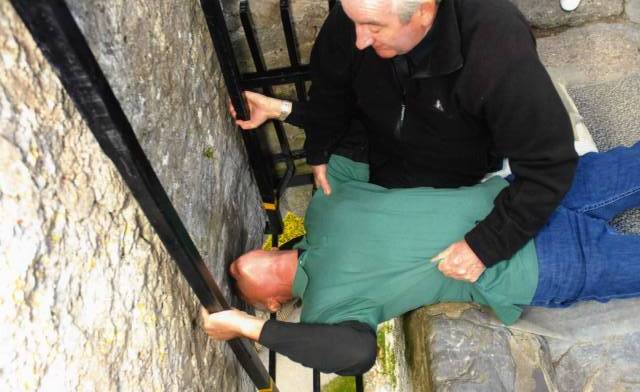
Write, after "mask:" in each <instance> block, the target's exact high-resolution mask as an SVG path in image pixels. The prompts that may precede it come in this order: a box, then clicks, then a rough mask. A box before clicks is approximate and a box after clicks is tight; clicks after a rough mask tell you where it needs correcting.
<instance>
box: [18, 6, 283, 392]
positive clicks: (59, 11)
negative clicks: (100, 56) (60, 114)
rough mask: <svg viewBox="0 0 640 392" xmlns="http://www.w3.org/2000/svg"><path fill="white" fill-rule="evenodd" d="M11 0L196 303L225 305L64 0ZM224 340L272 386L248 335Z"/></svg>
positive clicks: (256, 377)
mask: <svg viewBox="0 0 640 392" xmlns="http://www.w3.org/2000/svg"><path fill="white" fill-rule="evenodd" d="M11 3H12V4H13V6H14V8H15V9H16V11H17V12H18V14H19V15H20V17H21V18H22V20H23V22H24V23H25V25H26V26H27V28H28V29H29V31H30V32H31V34H32V36H33V38H34V40H35V41H36V43H37V44H38V46H39V47H40V48H41V50H42V53H43V54H44V55H45V57H46V58H47V59H48V61H49V62H50V63H51V65H52V66H53V68H54V69H55V70H56V72H57V74H58V76H59V77H60V80H61V82H62V84H63V86H64V87H65V89H66V91H67V93H68V94H69V96H70V97H71V99H72V100H73V101H74V103H75V104H76V106H77V108H78V111H79V112H80V113H81V114H82V116H83V117H84V119H85V121H86V122H87V125H88V126H89V128H90V130H91V132H92V133H93V135H94V136H95V138H96V140H97V141H98V143H99V144H100V147H101V148H102V150H103V151H104V153H105V154H106V155H107V156H108V157H109V159H111V160H112V161H113V163H114V165H115V167H116V168H117V170H118V172H119V173H120V175H121V176H122V179H123V180H124V182H125V183H126V184H127V186H128V187H129V189H130V191H131V193H132V194H133V196H134V197H135V199H136V200H137V201H138V204H139V205H140V208H141V209H142V210H143V211H144V213H145V215H146V217H147V218H148V219H149V222H150V223H151V225H152V226H153V228H154V229H155V231H156V233H157V234H158V236H159V238H160V239H161V241H162V243H163V244H164V246H165V248H166V249H167V251H168V252H169V254H170V255H171V256H172V257H173V259H174V261H175V262H176V264H177V266H178V268H179V269H180V271H181V272H182V274H183V276H184V277H185V279H186V280H187V282H188V284H189V286H190V287H191V289H192V290H193V292H194V294H195V295H196V297H198V299H199V300H200V303H201V304H202V305H203V306H204V307H206V308H207V310H208V311H209V312H216V311H220V310H222V309H229V304H228V302H227V301H226V299H225V298H224V296H223V294H222V292H221V290H220V288H219V287H218V285H217V284H216V282H215V280H214V279H213V276H212V275H211V273H210V272H209V270H208V269H207V267H206V265H205V263H204V261H203V259H202V256H201V255H200V253H199V252H198V250H197V248H196V246H195V244H194V243H193V241H192V239H191V237H190V236H189V233H188V232H187V229H186V228H185V226H184V224H183V223H182V221H181V219H180V217H179V216H178V213H177V212H176V210H175V208H174V206H173V204H172V203H171V201H170V199H169V197H168V196H167V194H166V192H165V191H164V189H163V187H162V185H161V184H160V181H159V180H158V177H157V176H156V174H155V172H154V170H153V168H152V166H151V164H150V162H149V160H148V159H147V157H146V155H145V153H144V151H143V150H142V147H141V146H140V144H139V143H138V140H137V138H136V136H135V133H134V132H133V129H132V128H131V124H130V123H129V120H128V119H127V117H126V115H125V114H124V112H123V110H122V108H121V106H120V103H119V102H118V100H117V98H116V97H115V95H114V94H113V91H112V90H111V87H110V86H109V83H108V82H107V79H106V78H105V76H104V74H103V73H102V70H101V69H100V66H99V65H98V63H97V61H96V59H95V57H94V56H93V54H92V53H91V50H90V49H89V46H88V45H87V42H86V40H85V38H84V36H83V35H82V32H81V31H80V29H79V28H78V26H77V24H76V23H75V20H74V19H73V17H72V16H71V13H70V12H69V9H68V8H67V6H66V4H65V3H64V1H62V0H11ZM229 345H230V346H231V348H232V350H233V352H234V353H235V355H236V357H237V358H238V360H239V361H240V363H241V364H242V366H243V368H244V369H245V370H246V371H247V373H248V374H249V377H250V378H251V379H252V380H253V382H254V384H255V385H256V387H258V388H259V389H266V388H272V389H270V390H272V391H276V390H277V389H276V388H275V386H274V385H273V383H272V380H271V379H270V377H269V375H268V373H267V371H266V369H265V368H264V366H263V365H262V363H261V362H260V359H259V358H258V355H257V353H256V352H255V349H254V348H253V347H252V346H251V345H250V344H249V343H248V341H246V340H240V339H234V340H231V341H229Z"/></svg>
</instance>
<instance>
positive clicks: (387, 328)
mask: <svg viewBox="0 0 640 392" xmlns="http://www.w3.org/2000/svg"><path fill="white" fill-rule="evenodd" d="M391 333H393V330H392V328H391V323H389V322H387V323H384V324H382V325H381V326H380V328H378V337H377V340H378V363H379V364H380V365H381V366H380V368H381V372H382V375H384V376H385V377H386V378H387V379H388V380H389V381H390V382H391V385H392V386H393V387H394V388H395V387H396V384H397V381H398V380H397V379H396V371H395V369H396V356H395V353H394V352H393V347H391V343H387V335H389V334H391Z"/></svg>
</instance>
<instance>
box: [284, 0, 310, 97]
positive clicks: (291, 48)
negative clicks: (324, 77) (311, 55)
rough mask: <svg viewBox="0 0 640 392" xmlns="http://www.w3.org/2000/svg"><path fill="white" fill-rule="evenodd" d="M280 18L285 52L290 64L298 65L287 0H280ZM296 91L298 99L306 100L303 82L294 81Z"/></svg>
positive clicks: (294, 35)
mask: <svg viewBox="0 0 640 392" xmlns="http://www.w3.org/2000/svg"><path fill="white" fill-rule="evenodd" d="M280 18H281V19H282V28H283V29H284V38H285V41H286V43H287V52H288V53H289V61H290V62H291V66H293V67H294V68H295V67H299V66H300V56H299V55H298V44H297V42H296V34H295V30H294V29H293V22H292V21H291V10H290V7H289V0H280ZM295 86H296V93H297V95H298V100H299V101H301V102H304V101H306V100H307V92H306V88H305V85H304V83H303V82H296V84H295Z"/></svg>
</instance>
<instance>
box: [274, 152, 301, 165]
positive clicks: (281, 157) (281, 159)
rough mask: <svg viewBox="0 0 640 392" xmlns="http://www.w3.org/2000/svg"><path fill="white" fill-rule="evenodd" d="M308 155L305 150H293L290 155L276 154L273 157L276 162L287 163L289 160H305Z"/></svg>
mask: <svg viewBox="0 0 640 392" xmlns="http://www.w3.org/2000/svg"><path fill="white" fill-rule="evenodd" d="M306 156H307V153H306V152H305V151H304V150H293V151H291V152H290V154H285V153H279V154H274V155H273V160H274V162H276V163H278V162H285V161H288V160H294V161H295V160H297V159H303V158H306Z"/></svg>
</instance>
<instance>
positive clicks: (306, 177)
mask: <svg viewBox="0 0 640 392" xmlns="http://www.w3.org/2000/svg"><path fill="white" fill-rule="evenodd" d="M301 185H313V175H312V174H299V175H297V176H294V177H293V178H292V179H291V181H289V186H290V187H295V186H301Z"/></svg>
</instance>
